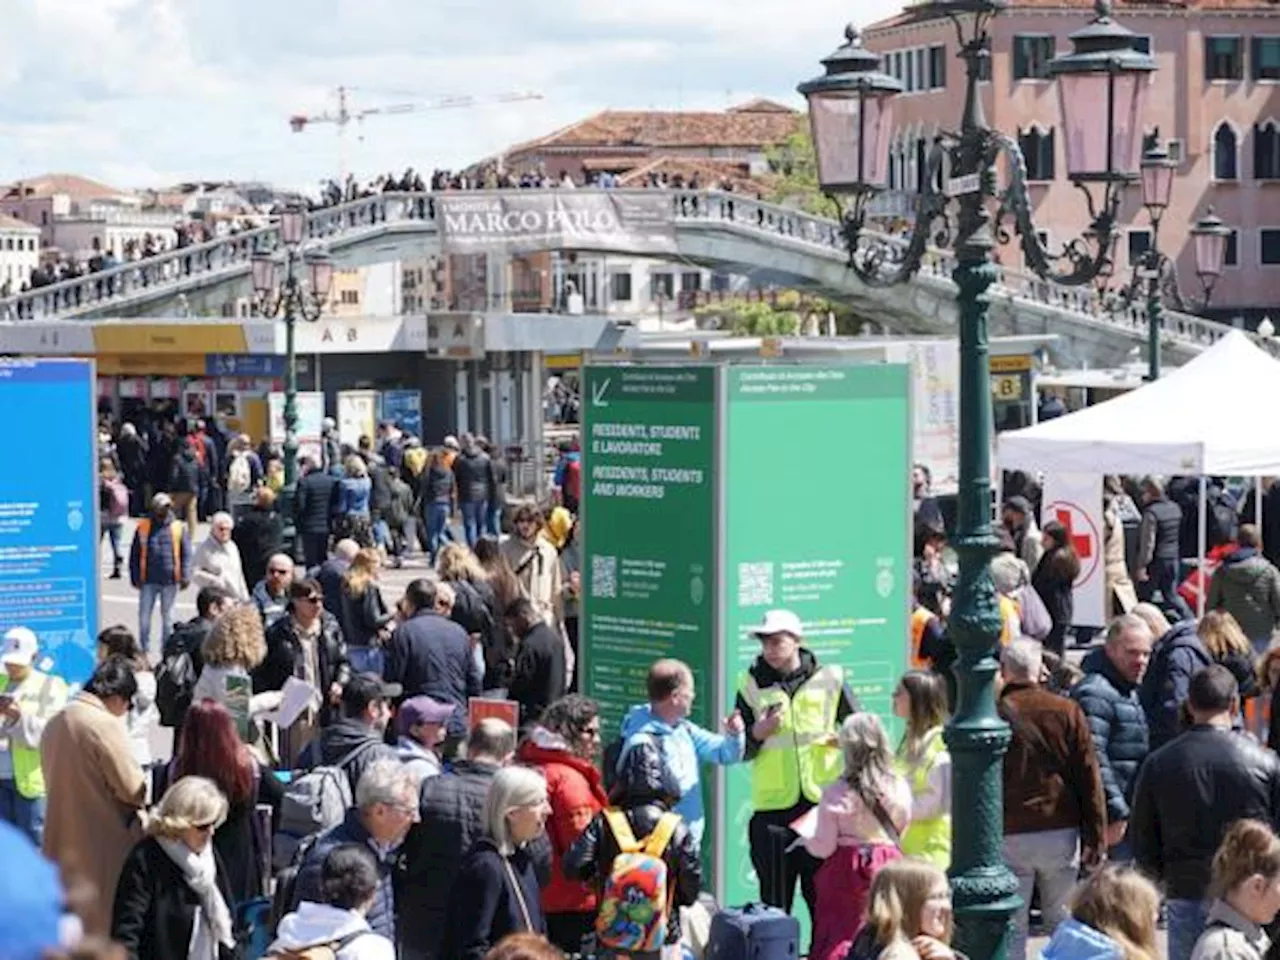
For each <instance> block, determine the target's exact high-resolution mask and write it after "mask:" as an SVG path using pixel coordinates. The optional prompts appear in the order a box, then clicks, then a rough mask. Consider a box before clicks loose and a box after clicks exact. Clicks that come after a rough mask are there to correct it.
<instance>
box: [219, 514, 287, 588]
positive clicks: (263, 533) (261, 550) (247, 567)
mask: <svg viewBox="0 0 1280 960" xmlns="http://www.w3.org/2000/svg"><path fill="white" fill-rule="evenodd" d="M231 539H232V540H234V541H235V544H236V546H237V547H239V548H240V562H241V565H242V566H243V567H244V582H245V583H250V584H253V583H257V582H258V581H259V580H261V579H263V578H264V577H265V576H266V575H267V561H268V560H269V559H271V555H272V554H273V553H279V552H280V551H281V549H282V548H283V547H284V525H283V524H282V523H281V522H280V514H278V513H276V512H275V510H263V509H261V508H259V507H252V508H250V509H249V510H246V511H245V512H244V516H242V517H241V518H240V519H239V520H238V521H236V526H235V529H234V530H232V531H231Z"/></svg>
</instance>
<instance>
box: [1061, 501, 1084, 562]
mask: <svg viewBox="0 0 1280 960" xmlns="http://www.w3.org/2000/svg"><path fill="white" fill-rule="evenodd" d="M1055 515H1056V516H1057V518H1058V522H1059V523H1060V524H1062V525H1063V526H1064V527H1065V528H1066V530H1067V536H1069V537H1070V538H1071V546H1073V547H1075V550H1076V556H1078V557H1079V558H1080V559H1081V560H1087V559H1089V557H1092V556H1093V537H1091V536H1090V535H1089V534H1088V533H1076V532H1075V530H1074V528H1073V527H1072V526H1071V511H1070V510H1065V509H1063V508H1062V507H1059V508H1058V509H1057V511H1055Z"/></svg>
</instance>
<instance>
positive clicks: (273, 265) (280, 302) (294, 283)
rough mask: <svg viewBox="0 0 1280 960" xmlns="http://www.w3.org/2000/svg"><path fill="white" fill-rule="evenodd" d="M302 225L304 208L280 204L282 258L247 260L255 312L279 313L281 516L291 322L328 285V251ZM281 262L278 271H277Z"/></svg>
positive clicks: (314, 311) (314, 309) (292, 369)
mask: <svg viewBox="0 0 1280 960" xmlns="http://www.w3.org/2000/svg"><path fill="white" fill-rule="evenodd" d="M306 226H307V214H306V211H305V210H299V209H293V208H291V209H288V210H285V211H284V212H283V213H281V214H280V240H281V245H282V246H283V248H284V256H283V258H282V259H283V262H281V260H280V259H277V258H276V257H275V256H273V255H271V254H257V255H255V256H254V258H253V265H252V275H253V291H254V293H255V294H256V296H257V308H258V313H259V314H260V315H261V316H264V317H277V316H280V315H281V314H283V315H284V330H285V392H284V431H285V436H284V490H283V492H282V498H281V499H282V500H283V503H282V504H281V505H280V512H281V514H282V515H283V516H285V517H292V516H293V511H292V504H293V495H294V491H295V489H296V487H297V482H298V355H297V351H296V349H295V347H294V326H295V325H296V323H297V321H298V319H299V318H301V319H303V320H307V321H310V322H313V323H314V322H315V321H316V320H319V319H320V313H321V311H322V310H323V309H324V304H325V301H326V300H328V299H329V289H330V287H331V286H332V285H333V261H332V260H331V259H329V256H328V254H326V253H324V252H322V251H318V250H307V251H304V250H303V249H302V244H303V239H304V235H305V233H306ZM304 265H305V266H306V278H305V280H304V278H303V276H302V267H303V266H304ZM281 266H283V267H284V274H283V276H280V275H279V272H280V267H281Z"/></svg>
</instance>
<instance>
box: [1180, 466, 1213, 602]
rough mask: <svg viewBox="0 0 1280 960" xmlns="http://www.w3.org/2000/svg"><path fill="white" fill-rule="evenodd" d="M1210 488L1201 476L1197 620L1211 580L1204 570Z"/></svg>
mask: <svg viewBox="0 0 1280 960" xmlns="http://www.w3.org/2000/svg"><path fill="white" fill-rule="evenodd" d="M1202 469H1203V468H1202ZM1208 486H1209V478H1208V477H1206V476H1205V475H1204V474H1201V475H1200V522H1199V524H1197V526H1198V527H1199V530H1197V535H1198V537H1199V541H1200V542H1199V548H1200V565H1199V566H1198V567H1196V569H1197V570H1199V571H1200V590H1199V591H1198V592H1197V594H1196V619H1200V618H1201V617H1203V616H1204V595H1205V594H1206V593H1208V592H1209V578H1208V576H1207V575H1206V574H1205V569H1204V555H1205V541H1206V540H1207V536H1206V534H1205V529H1206V526H1207V522H1208V518H1207V517H1206V516H1205V510H1206V501H1207V500H1208ZM1174 589H1175V590H1176V589H1177V587H1176V586H1175V587H1174Z"/></svg>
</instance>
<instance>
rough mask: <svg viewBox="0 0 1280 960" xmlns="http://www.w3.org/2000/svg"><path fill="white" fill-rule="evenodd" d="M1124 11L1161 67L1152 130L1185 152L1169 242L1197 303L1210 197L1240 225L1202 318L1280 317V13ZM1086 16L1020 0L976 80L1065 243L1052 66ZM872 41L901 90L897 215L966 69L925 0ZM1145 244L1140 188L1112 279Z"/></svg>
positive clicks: (1079, 200)
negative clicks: (1196, 242) (1201, 238)
mask: <svg viewBox="0 0 1280 960" xmlns="http://www.w3.org/2000/svg"><path fill="white" fill-rule="evenodd" d="M1115 7H1116V9H1115V17H1116V19H1117V21H1119V22H1120V23H1121V24H1123V25H1124V26H1125V27H1127V28H1129V29H1130V30H1132V31H1133V32H1134V33H1135V34H1136V35H1137V36H1138V38H1139V39H1138V41H1137V45H1138V46H1139V47H1140V48H1141V49H1144V50H1146V51H1148V52H1150V53H1151V54H1152V55H1153V56H1154V57H1155V58H1156V60H1157V62H1158V64H1159V69H1158V70H1157V71H1156V73H1155V74H1154V76H1153V77H1152V79H1151V81H1150V83H1151V89H1150V93H1149V96H1148V99H1147V109H1146V123H1145V127H1146V132H1147V134H1148V136H1149V137H1152V138H1158V139H1159V141H1160V142H1161V143H1162V144H1163V145H1164V146H1165V147H1166V148H1167V149H1168V150H1169V152H1170V154H1171V156H1172V157H1173V158H1174V159H1175V160H1177V161H1178V167H1177V178H1176V180H1175V183H1174V190H1173V198H1172V202H1171V204H1170V207H1169V209H1168V211H1167V212H1166V213H1165V216H1164V219H1163V221H1162V223H1161V227H1160V238H1159V241H1160V249H1161V250H1162V251H1163V252H1164V253H1165V254H1167V255H1168V256H1170V257H1171V258H1173V259H1174V260H1175V261H1176V263H1177V266H1178V276H1179V280H1180V286H1181V289H1182V292H1183V294H1184V296H1187V297H1188V298H1189V299H1192V300H1196V301H1198V300H1199V298H1200V295H1201V288H1200V283H1199V281H1198V280H1197V278H1196V276H1195V261H1194V253H1193V250H1192V244H1191V243H1190V239H1189V236H1188V230H1189V228H1190V227H1191V226H1192V225H1193V224H1194V223H1195V221H1196V219H1197V218H1198V217H1200V216H1201V215H1203V214H1204V212H1205V211H1206V210H1207V209H1208V208H1209V207H1210V206H1212V207H1213V209H1214V212H1215V213H1217V215H1218V216H1219V217H1221V218H1222V220H1223V221H1224V222H1225V223H1226V224H1227V226H1229V227H1230V228H1231V229H1232V230H1233V231H1234V232H1233V234H1232V238H1231V241H1230V242H1229V244H1228V251H1227V263H1228V266H1227V268H1226V270H1225V271H1224V273H1223V276H1222V278H1221V280H1220V281H1219V283H1218V285H1217V286H1216V288H1215V289H1214V293H1213V301H1212V303H1211V305H1210V309H1209V310H1208V311H1207V313H1208V314H1210V315H1212V316H1214V317H1217V318H1218V319H1225V320H1237V318H1242V319H1243V321H1244V322H1245V324H1246V325H1248V326H1250V327H1252V326H1254V325H1255V324H1256V323H1257V322H1258V321H1259V320H1261V318H1262V317H1263V316H1265V315H1271V316H1272V320H1273V322H1275V323H1276V325H1277V326H1280V6H1277V5H1276V4H1275V3H1268V2H1265V0H1217V2H1216V3H1215V2H1202V0H1191V2H1190V3H1187V4H1185V5H1174V4H1171V3H1161V2H1144V3H1140V4H1130V3H1125V2H1118V3H1116V5H1115ZM1092 16H1093V13H1092V4H1090V3H1087V2H1084V0H1055V2H1052V3H1038V2H1025V0H1012V2H1011V3H1010V6H1009V8H1008V10H1007V11H1006V12H1005V13H1003V14H1002V15H1000V16H999V17H997V18H996V19H995V20H994V22H993V24H992V31H991V32H992V44H991V62H990V63H991V69H990V74H991V76H990V79H989V80H986V81H984V82H982V83H981V84H980V90H981V94H982V98H983V107H984V110H985V111H986V117H987V120H988V122H989V123H990V124H991V125H992V126H993V127H995V128H996V129H997V130H1000V131H1001V132H1003V133H1006V134H1009V135H1010V136H1016V137H1017V138H1018V141H1019V144H1020V146H1021V147H1022V150H1023V153H1024V155H1026V158H1027V166H1028V173H1029V175H1030V177H1031V179H1032V181H1033V183H1032V185H1031V187H1030V194H1031V199H1032V202H1033V204H1034V206H1035V220H1036V225H1037V227H1038V228H1040V230H1041V231H1042V236H1043V237H1044V238H1046V239H1047V240H1048V241H1049V243H1050V244H1051V245H1053V247H1054V248H1055V249H1056V248H1060V247H1061V245H1062V244H1063V243H1065V242H1067V241H1070V240H1072V239H1074V238H1076V237H1079V236H1080V234H1081V232H1082V231H1083V230H1084V229H1085V228H1086V227H1087V226H1088V213H1087V209H1086V204H1085V202H1084V197H1083V195H1082V194H1081V193H1080V191H1079V189H1078V188H1076V187H1074V186H1072V184H1071V183H1070V182H1069V181H1068V180H1067V178H1066V161H1065V146H1064V143H1063V134H1062V119H1061V112H1060V109H1059V104H1058V96H1057V88H1056V86H1055V84H1054V83H1053V81H1052V80H1050V79H1049V78H1048V72H1047V69H1046V68H1047V64H1048V62H1049V61H1050V60H1051V59H1053V57H1055V56H1059V55H1061V54H1063V53H1069V52H1070V51H1071V43H1070V41H1069V40H1068V39H1067V38H1068V36H1069V35H1070V34H1071V33H1072V32H1073V31H1075V30H1078V29H1079V28H1080V27H1082V26H1084V25H1085V24H1086V23H1087V22H1088V21H1089V19H1090V18H1091V17H1092ZM864 42H865V44H866V46H867V47H868V49H871V50H873V51H875V52H876V53H879V54H880V55H881V56H882V58H883V68H884V70H885V71H886V72H887V73H890V74H892V75H894V76H896V77H898V78H899V79H900V80H901V81H902V82H903V84H904V86H905V88H906V92H905V93H903V94H900V95H899V96H898V97H897V98H896V105H895V115H894V126H895V131H896V132H895V137H894V145H893V152H892V154H891V160H890V184H891V188H892V189H891V193H890V195H889V196H888V197H887V198H886V205H885V208H886V209H893V208H894V207H895V206H897V207H900V208H901V207H902V205H903V204H904V203H905V202H906V197H907V196H909V195H910V193H912V192H914V191H915V190H916V189H917V187H918V183H919V180H920V177H921V176H923V173H922V171H923V167H924V157H925V155H926V152H927V149H928V145H929V143H930V142H931V139H932V137H933V136H934V135H935V134H936V133H937V132H938V131H939V130H953V129H955V128H956V127H957V126H958V124H959V120H960V114H961V108H962V106H963V103H964V90H965V76H964V63H963V62H962V61H961V60H960V59H958V57H957V52H958V48H957V40H956V31H955V28H954V26H953V25H952V24H951V22H950V21H949V20H947V19H945V18H937V17H931V16H930V14H929V12H928V5H927V4H920V5H918V6H916V7H911V6H909V7H906V8H905V9H904V10H903V12H902V13H901V14H899V15H898V16H896V17H894V18H891V19H889V20H885V21H881V22H879V23H877V24H873V25H871V26H869V27H867V28H866V30H865V31H864ZM1100 110H1101V107H1100ZM1099 122H1104V121H1103V118H1102V116H1101V113H1100V115H1099ZM1150 238H1151V224H1150V220H1149V218H1148V217H1147V214H1146V212H1145V210H1143V208H1142V205H1141V193H1140V190H1139V188H1138V186H1137V185H1136V184H1135V185H1134V186H1133V187H1132V188H1131V189H1130V190H1129V191H1128V194H1127V196H1126V198H1125V202H1124V206H1123V207H1122V211H1121V215H1120V236H1119V238H1118V241H1117V244H1116V250H1115V261H1116V268H1115V275H1114V277H1113V279H1112V281H1111V283H1112V286H1113V287H1117V286H1121V285H1123V284H1125V283H1127V282H1128V280H1129V279H1130V277H1131V276H1132V274H1131V272H1130V264H1131V262H1132V260H1133V259H1135V258H1137V257H1139V256H1140V255H1141V254H1142V252H1143V251H1144V250H1145V249H1146V244H1147V243H1149V242H1150ZM1016 243H1017V241H1016V238H1015V240H1014V245H1010V246H1009V247H1007V248H1005V249H1002V250H1001V252H1000V258H1001V260H1002V262H1004V263H1006V264H1020V263H1021V262H1022V254H1021V252H1020V251H1019V250H1018V249H1017V248H1016V246H1015V245H1016ZM1195 305H1198V303H1197V304H1193V306H1195ZM1237 322H1239V321H1238V320H1237Z"/></svg>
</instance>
